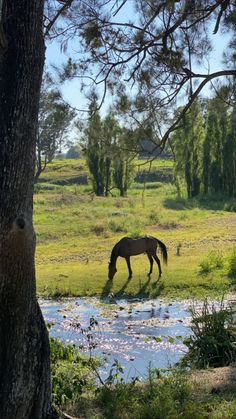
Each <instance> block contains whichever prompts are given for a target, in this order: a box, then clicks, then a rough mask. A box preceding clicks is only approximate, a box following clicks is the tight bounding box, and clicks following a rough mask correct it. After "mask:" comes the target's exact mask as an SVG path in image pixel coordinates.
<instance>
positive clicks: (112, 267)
mask: <svg viewBox="0 0 236 419" xmlns="http://www.w3.org/2000/svg"><path fill="white" fill-rule="evenodd" d="M116 272H117V269H116V266H115V265H113V264H112V263H111V262H110V263H109V265H108V278H109V279H113V278H114V276H115V273H116Z"/></svg>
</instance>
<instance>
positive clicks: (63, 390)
mask: <svg viewBox="0 0 236 419" xmlns="http://www.w3.org/2000/svg"><path fill="white" fill-rule="evenodd" d="M50 349H51V373H52V393H53V402H54V403H55V404H56V405H57V406H60V405H64V404H65V403H66V402H67V401H68V400H70V401H75V400H76V399H78V397H79V396H80V395H81V393H82V392H83V391H85V390H87V389H91V388H93V387H94V381H93V379H92V374H91V368H90V365H89V360H88V358H86V357H84V356H81V355H80V354H79V353H78V351H77V349H76V348H75V346H74V345H64V344H63V343H62V342H61V341H60V340H59V339H55V338H50Z"/></svg>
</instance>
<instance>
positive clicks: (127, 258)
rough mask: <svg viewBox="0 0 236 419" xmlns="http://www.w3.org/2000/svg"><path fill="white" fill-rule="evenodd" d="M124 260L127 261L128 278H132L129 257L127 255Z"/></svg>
mask: <svg viewBox="0 0 236 419" xmlns="http://www.w3.org/2000/svg"><path fill="white" fill-rule="evenodd" d="M125 260H126V263H127V267H128V271H129V279H130V278H132V274H133V272H132V269H131V265H130V257H129V256H127V257H126V258H125Z"/></svg>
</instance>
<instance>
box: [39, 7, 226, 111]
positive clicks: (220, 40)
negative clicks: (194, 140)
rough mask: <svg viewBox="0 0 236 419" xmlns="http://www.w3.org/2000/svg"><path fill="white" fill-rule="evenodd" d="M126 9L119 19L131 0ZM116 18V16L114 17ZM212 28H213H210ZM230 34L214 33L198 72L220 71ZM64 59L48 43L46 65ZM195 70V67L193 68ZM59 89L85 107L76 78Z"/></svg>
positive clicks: (207, 91) (130, 13)
mask: <svg viewBox="0 0 236 419" xmlns="http://www.w3.org/2000/svg"><path fill="white" fill-rule="evenodd" d="M128 5H129V6H128V9H127V10H126V11H122V12H121V13H120V17H119V19H120V20H121V21H128V20H129V17H130V18H132V17H133V11H132V7H131V6H132V1H130V2H128ZM116 18H117V17H116ZM212 30H213V29H212ZM229 37H230V35H229V34H228V35H227V34H225V35H224V36H222V35H221V34H220V33H217V34H216V35H214V36H213V37H212V38H213V51H212V53H211V58H210V65H209V68H207V67H206V68H204V67H203V66H202V67H199V68H198V69H197V70H198V71H200V72H204V73H206V72H208V70H210V71H211V72H215V71H220V70H222V69H224V67H225V66H224V65H223V64H222V53H223V51H224V49H225V48H226V45H227V42H228V39H229ZM65 61H66V56H65V54H64V53H63V52H62V51H61V49H60V45H59V44H58V42H57V41H53V42H50V43H48V45H47V49H46V67H47V68H50V65H51V64H56V65H61V64H62V63H63V62H65ZM194 70H196V67H195V68H194ZM61 90H62V93H63V96H64V98H65V100H66V101H68V102H69V103H70V104H71V105H72V106H74V107H76V108H79V109H86V108H87V106H86V99H85V98H84V96H83V94H82V93H81V92H80V81H79V80H78V79H76V80H74V81H72V82H66V83H65V84H64V85H63V86H61ZM203 94H204V95H205V96H209V95H210V86H209V85H207V86H206V87H205V90H204V91H203ZM110 100H111V99H110ZM108 104H109V99H107V100H106V103H105V107H104V109H105V110H104V109H103V110H102V111H101V113H102V114H103V113H105V112H106V111H107V108H108Z"/></svg>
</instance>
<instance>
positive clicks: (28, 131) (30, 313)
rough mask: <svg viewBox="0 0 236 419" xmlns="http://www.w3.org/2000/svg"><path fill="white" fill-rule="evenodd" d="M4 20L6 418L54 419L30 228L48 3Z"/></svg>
mask: <svg viewBox="0 0 236 419" xmlns="http://www.w3.org/2000/svg"><path fill="white" fill-rule="evenodd" d="M1 5H2V10H1V12H2V13H1V14H0V19H1V25H2V28H3V31H4V37H5V38H4V41H6V42H4V43H2V42H1V39H0V44H1V45H0V109H1V112H0V418H2V419H28V418H30V419H38V418H40V419H41V418H42V419H46V418H53V417H54V413H53V411H52V409H51V380H50V361H49V357H50V354H49V341H48V333H47V330H46V327H45V323H44V320H43V317H42V314H41V311H40V308H39V305H38V302H37V299H36V284H35V266H34V252H35V233H34V228H33V223H32V213H33V186H34V169H35V146H36V132H37V117H38V104H39V94H40V84H41V78H42V71H43V64H44V42H43V29H42V28H43V5H44V0H3V2H1Z"/></svg>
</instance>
